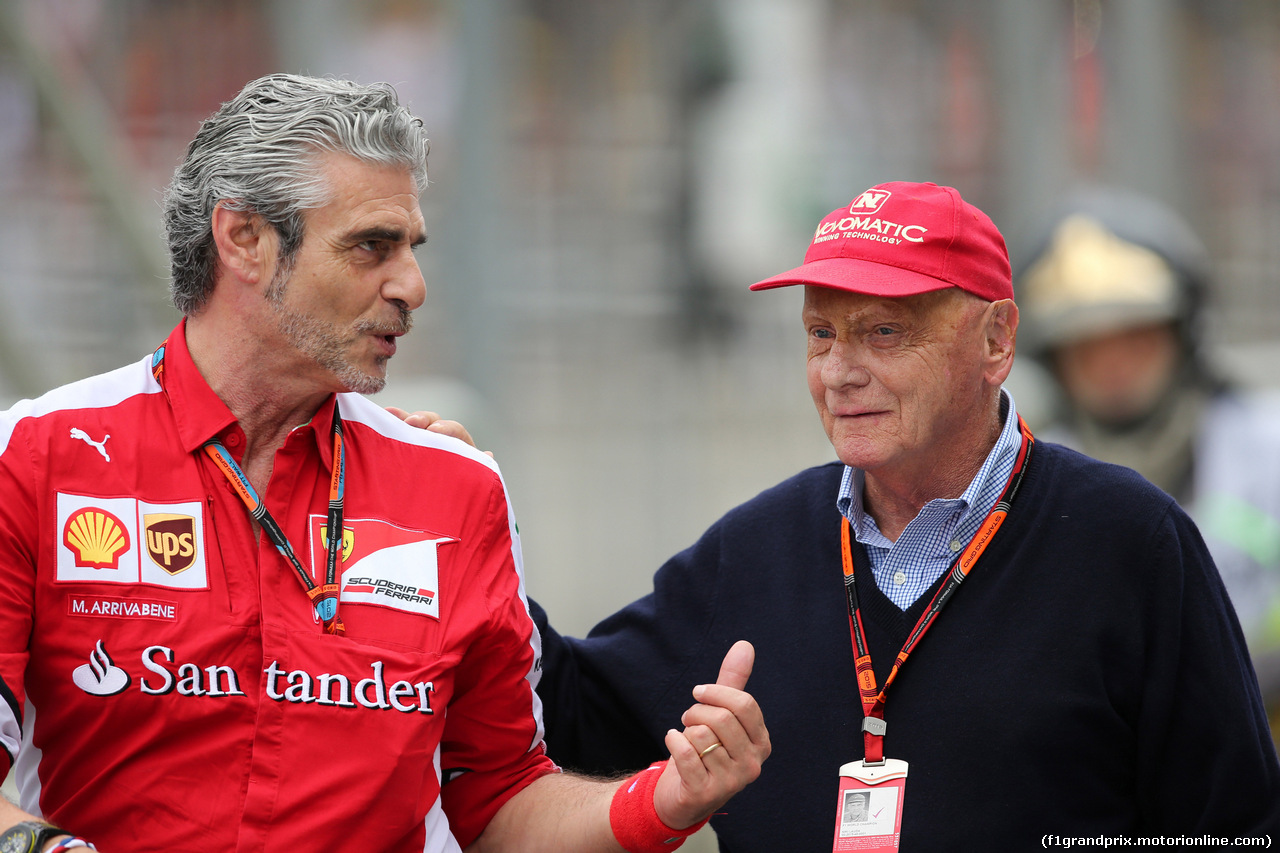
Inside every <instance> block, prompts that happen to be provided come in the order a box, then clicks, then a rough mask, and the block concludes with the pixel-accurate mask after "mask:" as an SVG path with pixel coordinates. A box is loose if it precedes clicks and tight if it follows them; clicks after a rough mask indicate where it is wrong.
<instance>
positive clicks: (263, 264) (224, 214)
mask: <svg viewBox="0 0 1280 853" xmlns="http://www.w3.org/2000/svg"><path fill="white" fill-rule="evenodd" d="M210 225H211V226H212V228H213V242H214V245H216V246H217V247H218V266H220V267H221V268H223V269H224V270H226V271H227V272H228V273H229V274H230V275H232V276H234V277H235V278H237V279H239V280H240V281H242V282H244V283H245V284H250V285H256V284H260V283H263V282H269V281H271V276H272V272H273V271H274V269H275V261H276V233H275V229H274V228H271V227H270V226H269V225H267V223H266V220H264V219H263V218H262V216H261V215H259V214H257V213H252V212H249V211H243V210H235V209H234V208H230V207H227V206H226V205H225V204H223V203H222V202H218V204H217V206H216V207H214V209H213V217H212V220H211V222H210Z"/></svg>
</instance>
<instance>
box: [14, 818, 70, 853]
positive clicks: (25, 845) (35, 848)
mask: <svg viewBox="0 0 1280 853" xmlns="http://www.w3.org/2000/svg"><path fill="white" fill-rule="evenodd" d="M68 834H69V833H68V832H67V831H66V830H65V829H58V827H56V826H53V825H52V824H48V823H41V822H39V821H35V820H24V821H23V822H22V823H19V824H15V825H14V826H11V827H9V828H8V829H7V830H5V832H4V834H3V835H0V853H40V851H41V850H43V849H44V846H45V844H47V843H48V842H49V841H50V840H52V839H54V838H57V837H58V836H59V835H68Z"/></svg>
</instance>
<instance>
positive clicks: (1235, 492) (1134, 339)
mask: <svg viewBox="0 0 1280 853" xmlns="http://www.w3.org/2000/svg"><path fill="white" fill-rule="evenodd" d="M1022 266H1023V268H1022V272H1021V274H1020V275H1019V276H1018V278H1017V287H1018V296H1019V300H1018V302H1019V305H1020V306H1021V307H1022V309H1023V317H1024V321H1025V337H1024V347H1025V348H1026V349H1027V351H1028V352H1029V354H1031V355H1033V356H1034V357H1035V358H1036V359H1037V360H1038V361H1039V362H1041V363H1042V364H1043V366H1044V367H1045V368H1046V369H1047V370H1048V371H1049V373H1050V374H1051V375H1052V376H1053V377H1054V378H1055V379H1056V381H1057V387H1058V391H1059V392H1060V393H1059V394H1058V395H1057V402H1058V406H1057V410H1056V412H1055V413H1054V417H1053V420H1052V422H1051V423H1050V424H1048V425H1047V426H1046V427H1045V428H1044V429H1042V430H1041V431H1040V435H1041V437H1042V438H1044V439H1046V440H1050V441H1058V442H1061V443H1063V444H1066V445H1068V446H1070V447H1074V448H1075V449H1077V450H1080V451H1081V452H1083V453H1086V454H1088V455H1090V456H1093V457H1095V458H1097V459H1101V460H1104V461H1107V462H1115V463H1118V464H1120V465H1125V466H1128V467H1130V468H1133V469H1134V470H1136V471H1137V472H1138V473H1140V474H1142V475H1143V476H1144V477H1146V478H1147V479H1148V480H1150V481H1151V482H1153V483H1155V484H1156V485H1157V486H1159V487H1160V488H1162V489H1164V490H1165V491H1166V492H1168V493H1169V494H1170V495H1172V496H1173V497H1174V498H1176V499H1177V500H1178V502H1179V503H1180V504H1182V506H1183V507H1185V508H1186V509H1187V511H1188V512H1189V513H1190V514H1191V516H1192V517H1193V518H1194V519H1195V520H1196V523H1197V525H1198V526H1199V528H1200V531H1201V533H1202V534H1203V535H1204V538H1205V542H1206V543H1207V544H1208V546H1209V550H1210V552H1211V553H1212V554H1213V558H1214V562H1216V563H1217V565H1218V569H1219V571H1220V572H1221V574H1222V578H1223V581H1224V583H1225V584H1226V587H1227V590H1228V592H1229V593H1230V595H1231V599H1232V602H1233V603H1234V605H1235V608H1236V612H1237V613H1238V614H1239V617H1240V622H1241V625H1242V626H1243V628H1244V632H1245V636H1246V638H1247V640H1248V642H1249V645H1250V648H1251V650H1252V651H1253V653H1254V657H1255V660H1257V662H1258V668H1259V678H1260V680H1261V681H1262V683H1263V686H1264V687H1266V688H1268V692H1269V694H1270V695H1269V696H1268V698H1269V704H1270V705H1271V707H1272V709H1273V729H1275V731H1276V732H1277V733H1278V734H1280V725H1277V724H1280V716H1277V712H1280V659H1277V657H1276V655H1277V652H1278V651H1280V397H1277V396H1276V395H1274V394H1267V393H1260V392H1254V391H1247V390H1245V389H1242V388H1240V387H1237V386H1236V385H1234V384H1232V383H1231V382H1228V381H1224V379H1223V378H1222V377H1221V376H1220V375H1219V374H1218V373H1217V372H1216V371H1215V370H1214V368H1213V367H1212V366H1211V365H1210V364H1209V363H1208V360H1207V358H1206V356H1205V353H1204V350H1203V348H1202V347H1201V345H1200V343H1201V335H1202V329H1201V325H1202V323H1201V321H1202V316H1203V310H1202V309H1203V306H1204V304H1205V297H1206V295H1207V291H1208V289H1209V287H1210V286H1211V278H1210V271H1209V258H1208V255H1207V253H1206V251H1205V249H1204V247H1203V245H1202V244H1201V242H1200V240H1199V239H1198V238H1197V237H1196V235H1195V234H1194V233H1192V231H1191V229H1190V227H1189V226H1188V225H1187V224H1186V223H1185V222H1184V221H1183V220H1182V219H1181V218H1179V217H1178V216H1177V215H1176V214H1175V213H1174V212H1173V211H1172V210H1170V209H1168V208H1167V207H1165V206H1164V205H1161V204H1159V203H1157V202H1155V201H1154V200H1152V199H1149V198H1147V197H1144V196H1141V195H1138V194H1135V193H1132V192H1128V191H1125V190H1121V189H1117V188H1111V187H1090V188H1083V189H1080V190H1078V191H1076V192H1074V193H1072V194H1070V195H1069V196H1068V197H1067V198H1066V199H1065V201H1064V203H1063V204H1062V205H1061V207H1060V208H1059V210H1058V212H1057V214H1056V215H1055V216H1054V218H1053V220H1052V224H1051V226H1050V227H1049V228H1047V229H1046V236H1045V237H1043V238H1042V240H1041V241H1040V245H1039V246H1038V247H1037V248H1036V249H1035V250H1033V252H1032V253H1031V255H1030V256H1029V258H1028V259H1027V260H1026V261H1025V263H1024V264H1023V265H1022Z"/></svg>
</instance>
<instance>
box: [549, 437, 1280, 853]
mask: <svg viewBox="0 0 1280 853" xmlns="http://www.w3.org/2000/svg"><path fill="white" fill-rule="evenodd" d="M841 471H842V467H841V466H840V465H839V464H836V463H832V464H830V465H825V466H821V467H817V468H812V469H809V470H807V471H804V472H802V473H800V474H798V475H796V476H795V477H792V478H791V479H789V480H786V481H785V482H783V483H781V484H779V485H778V486H775V487H774V488H772V489H769V490H767V491H765V492H763V493H761V494H760V495H759V496H757V497H756V498H754V499H753V500H751V501H748V502H747V503H745V504H743V505H742V506H740V507H738V508H736V509H734V510H733V511H731V512H729V513H728V514H727V515H726V516H724V517H723V518H722V519H720V520H719V521H718V522H717V523H716V524H715V525H713V526H712V527H711V528H710V529H709V530H708V531H707V532H706V533H705V534H704V535H703V536H702V538H701V539H700V540H699V541H698V542H697V543H696V544H695V545H693V547H691V548H689V549H687V550H685V551H683V552H681V553H679V554H677V555H676V556H675V557H673V558H672V559H671V560H670V561H668V562H667V564H666V565H664V566H663V567H662V568H661V569H660V570H659V571H658V573H657V575H656V576H655V579H654V592H653V593H652V594H650V595H648V596H646V597H644V598H642V599H640V600H639V601H637V602H635V603H634V604H631V605H630V606H628V607H626V608H624V609H623V610H621V611H619V612H618V613H616V614H614V615H613V616H611V617H609V618H608V619H605V620H604V621H603V622H601V623H600V624H599V625H598V626H596V627H595V628H594V629H593V630H592V631H591V633H590V634H589V635H588V637H587V638H586V639H573V638H567V637H561V636H560V635H558V634H556V633H555V632H554V630H552V629H551V628H549V626H547V624H546V621H547V620H546V615H545V613H543V612H542V610H541V608H539V607H537V605H536V604H535V605H534V606H533V609H534V612H535V619H536V620H537V621H538V625H539V628H540V629H541V630H542V634H543V643H544V657H543V667H544V674H543V677H542V681H541V683H540V685H539V687H538V693H539V695H540V696H541V698H542V701H543V703H544V713H545V715H546V723H547V744H548V748H549V750H550V754H551V756H552V758H554V759H555V760H557V761H558V762H560V763H561V764H563V765H565V766H567V767H570V768H575V769H580V770H584V771H588V772H609V771H614V770H625V769H634V768H637V767H641V766H644V765H645V764H647V763H648V762H650V761H652V760H656V759H659V758H663V757H665V755H666V752H665V749H664V747H663V745H662V737H663V734H664V733H665V732H666V730H667V729H669V728H672V727H675V728H680V722H679V719H680V714H681V713H682V712H683V711H684V710H685V709H686V708H687V707H688V706H689V705H690V704H691V703H692V701H693V700H692V697H691V695H690V692H689V691H690V689H691V688H692V687H693V685H695V684H699V683H705V682H711V681H714V680H715V677H716V674H717V672H718V669H719V664H720V661H721V659H722V657H723V655H724V653H725V651H727V650H728V648H729V646H730V645H732V643H733V642H734V641H735V640H738V639H747V640H750V641H751V642H752V643H753V644H754V645H755V647H756V655H757V660H756V666H755V672H754V674H753V675H752V678H751V682H750V684H749V685H748V688H747V689H748V690H749V691H750V692H751V693H752V694H753V695H754V696H755V697H756V698H757V700H758V701H759V703H760V707H761V708H762V709H763V711H764V715H765V721H766V723H767V724H768V727H769V732H770V736H771V740H772V743H773V754H772V756H771V757H770V758H769V760H768V761H767V762H765V765H764V769H763V771H762V772H761V775H760V778H759V779H758V780H757V781H756V782H755V783H753V784H752V785H751V786H749V787H748V788H747V789H746V790H745V791H743V792H742V793H741V794H739V795H738V796H737V797H735V798H734V799H733V800H732V801H730V802H729V804H728V805H727V806H726V807H725V808H724V809H723V810H722V811H723V813H722V814H720V815H718V816H716V817H715V818H713V819H712V824H713V826H714V827H715V829H716V833H717V835H718V837H719V839H720V846H721V850H722V851H726V853H749V851H758V853H777V851H822V850H830V848H831V842H832V836H833V833H834V828H835V819H836V791H837V785H838V783H837V773H838V770H839V767H840V765H841V764H843V763H844V762H847V761H853V760H856V759H859V758H861V757H862V737H861V731H860V729H861V722H862V707H861V704H860V702H859V699H858V694H857V688H856V682H855V678H854V664H853V652H852V647H851V643H850V639H849V628H848V618H847V610H846V605H845V598H844V594H843V579H842V571H841V564H840V550H839V524H840V516H839V513H838V512H837V511H836V508H835V499H836V491H837V488H838V485H839V481H840V475H841ZM855 544H856V543H855ZM858 550H859V553H858V555H857V560H858V566H859V569H860V571H859V572H856V573H855V574H858V575H860V576H861V577H863V578H869V577H870V572H869V570H867V568H866V565H867V564H866V556H865V553H864V552H861V550H860V549H858ZM858 589H859V595H860V599H861V606H862V608H863V619H864V625H865V627H866V630H867V633H868V635H869V642H870V644H871V652H872V658H873V661H874V663H875V669H876V675H877V678H878V681H879V683H880V684H883V683H884V679H885V676H886V674H887V671H888V668H889V666H890V665H891V664H892V661H893V658H894V655H895V654H896V653H897V651H898V649H899V648H901V645H902V642H903V640H904V638H905V636H906V633H907V632H908V631H909V630H910V628H911V627H912V626H913V625H914V624H915V621H916V619H917V618H918V616H919V614H920V611H921V610H922V609H923V607H924V606H925V605H926V603H927V602H928V600H929V599H930V598H931V597H932V591H931V592H930V593H927V594H926V595H924V596H922V597H921V598H920V600H919V601H917V602H916V604H915V605H913V606H912V607H911V608H910V609H909V610H908V611H907V612H906V613H903V612H902V611H901V610H899V609H898V608H897V607H896V606H895V605H894V604H892V603H891V602H890V601H889V600H888V599H886V598H885V597H884V596H883V594H881V593H880V592H879V590H878V589H877V588H876V586H875V584H874V582H870V583H867V582H863V583H860V584H859V587H858ZM885 719H886V721H887V723H888V732H887V735H886V737H885V755H886V756H887V757H890V758H898V759H904V760H906V761H907V762H908V763H909V765H910V774H909V776H908V778H907V784H906V792H905V795H904V803H903V809H904V811H903V820H902V842H901V849H902V850H905V851H921V850H975V849H985V850H998V851H1013V850H1030V849H1033V848H1035V849H1040V843H1041V837H1042V836H1044V835H1046V834H1056V835H1060V836H1098V835H1100V834H1102V835H1127V836H1144V835H1155V834H1162V835H1188V836H1192V835H1195V836H1199V835H1203V834H1206V833H1209V834H1213V835H1218V836H1227V837H1234V836H1245V835H1249V836H1252V835H1261V834H1264V833H1268V832H1269V833H1270V834H1271V836H1272V838H1273V839H1274V840H1275V841H1277V842H1280V764H1278V763H1277V759H1276V753H1275V749H1274V747H1273V745H1272V742H1271V740H1270V737H1269V734H1268V730H1267V722H1266V718H1265V715H1264V713H1263V710H1262V702H1261V699H1260V696H1259V692H1258V688H1257V682H1256V679H1255V676H1254V674H1253V668H1252V665H1251V663H1250V661H1249V658H1248V654H1247V652H1246V650H1245V644H1244V640H1243V638H1242V636H1241V633H1240V629H1239V625H1238V624H1237V621H1236V618H1235V615H1234V613H1233V611H1232V609H1231V607H1230V605H1229V603H1228V601H1227V597H1226V593H1225V591H1224V589H1223V586H1222V583H1221V581H1220V579H1219V577H1218V573H1217V570H1216V569H1215V568H1214V566H1213V562H1212V560H1211V558H1210V557H1209V554H1208V552H1207V551H1206V550H1205V546H1204V543H1203V542H1202V541H1201V538H1200V535H1199V533H1198V532H1197V530H1196V528H1195V526H1194V525H1193V523H1192V522H1191V521H1190V519H1189V518H1188V517H1187V516H1186V515H1185V514H1184V513H1183V512H1182V510H1181V509H1180V508H1179V507H1178V506H1177V504H1176V503H1175V502H1174V501H1173V500H1172V499H1170V498H1169V497H1168V496H1167V495H1165V494H1164V493H1163V492H1161V491H1159V490H1158V489H1156V488H1155V487H1154V486H1151V485H1150V484H1149V483H1147V482H1146V481H1145V480H1143V479H1142V478H1141V477H1139V476H1138V475H1137V474H1135V473H1133V472H1132V471H1129V470H1127V469H1124V468H1119V467H1116V466H1110V465H1104V464H1102V463H1100V462H1096V461H1094V460H1091V459H1088V458H1087V457H1084V456H1081V455H1079V454H1076V453H1074V452H1072V451H1069V450H1067V449H1065V448H1062V447H1059V446H1056V445H1052V444H1045V443H1041V442H1038V443H1037V444H1036V445H1035V448H1034V452H1033V455H1032V458H1031V461H1030V463H1029V467H1028V470H1027V475H1026V479H1025V481H1024V482H1023V485H1022V490H1021V492H1020V494H1019V495H1018V497H1017V501H1016V503H1015V504H1014V507H1013V511H1012V512H1011V514H1010V515H1009V517H1008V519H1007V520H1006V522H1005V524H1004V527H1003V528H1002V529H1001V531H1000V533H999V534H998V536H997V538H996V540H995V541H994V542H993V543H992V544H991V545H990V546H989V547H988V549H987V552H986V554H985V555H984V556H983V557H982V559H981V560H980V561H979V563H978V565H977V566H976V567H975V568H974V570H973V571H972V572H971V574H970V576H969V578H968V579H967V580H966V582H965V584H964V585H963V586H962V587H961V588H960V589H959V590H958V592H957V593H956V595H955V596H954V598H953V599H952V601H951V602H950V603H949V604H948V605H947V607H946V609H945V610H944V611H943V612H942V614H941V615H940V616H939V618H938V620H937V621H936V622H935V624H934V626H933V627H932V628H931V629H930V632H929V634H928V635H927V636H926V637H925V638H924V640H923V641H922V643H921V644H920V646H919V647H918V648H917V650H916V651H915V653H914V654H913V655H912V656H911V658H910V659H909V660H908V662H907V663H906V665H905V667H904V668H903V670H902V672H901V673H899V676H898V678H897V680H896V681H895V683H894V684H893V686H892V687H891V688H890V690H889V694H888V700H887V705H886V711H885Z"/></svg>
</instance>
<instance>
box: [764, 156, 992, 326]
mask: <svg viewBox="0 0 1280 853" xmlns="http://www.w3.org/2000/svg"><path fill="white" fill-rule="evenodd" d="M791 284H811V285H815V286H817V287H831V288H835V289H837V290H848V291H851V292H853V293H866V294H870V295H872V296H890V297H893V296H912V295H914V294H916V293H927V292H929V291H931V290H942V289H943V288H947V287H958V288H960V289H961V290H966V291H968V292H969V293H972V294H974V295H975V296H979V297H981V298H983V299H985V300H987V301H988V302H995V301H997V300H1000V299H1012V298H1013V274H1012V272H1011V270H1010V269H1009V251H1008V250H1007V249H1006V248H1005V245H1004V237H1002V236H1000V231H999V230H998V229H997V228H996V226H995V223H993V222H992V221H991V219H990V218H989V217H988V216H987V215H986V214H985V213H983V212H982V211H981V210H978V208H976V207H974V206H973V205H971V204H969V203H968V202H967V201H965V200H964V199H962V198H960V193H959V192H957V191H956V190H954V189H952V188H951V187H940V186H938V185H937V184H917V183H909V182H906V181H891V182H889V183H886V184H878V185H876V186H874V187H872V188H871V189H869V190H867V191H866V192H863V193H861V194H859V195H858V196H857V198H855V199H854V200H853V202H852V203H851V204H850V205H849V206H848V207H841V208H838V209H836V210H833V211H832V212H831V213H830V214H828V215H827V217H826V218H825V219H823V220H822V222H820V223H819V224H818V230H817V231H815V232H814V234H813V242H812V243H810V244H809V251H807V252H805V255H804V263H803V264H801V265H800V266H798V267H796V268H795V269H793V270H788V271H787V272H784V273H782V274H780V275H775V276H773V277H771V278H766V279H765V280H764V281H758V282H756V283H755V284H753V285H751V289H752V290H766V289H768V288H771V287H785V286H787V285H791Z"/></svg>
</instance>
